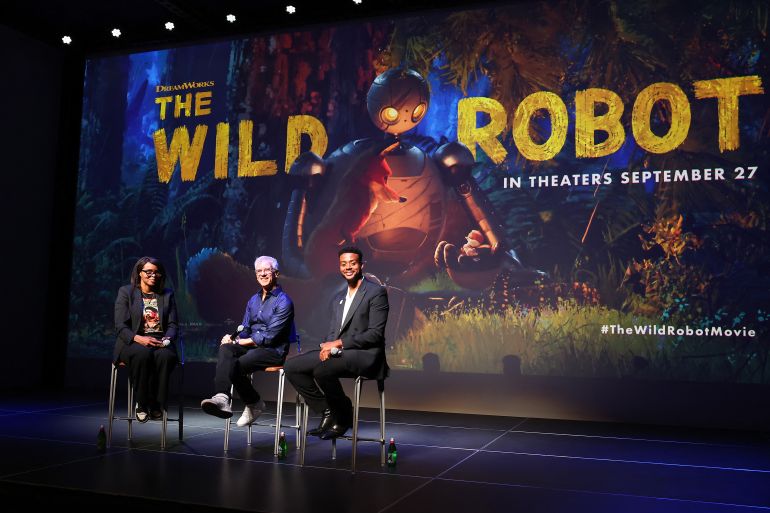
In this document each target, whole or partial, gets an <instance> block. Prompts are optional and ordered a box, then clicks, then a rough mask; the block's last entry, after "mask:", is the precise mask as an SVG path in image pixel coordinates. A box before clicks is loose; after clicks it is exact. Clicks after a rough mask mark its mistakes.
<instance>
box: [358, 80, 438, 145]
mask: <svg viewBox="0 0 770 513" xmlns="http://www.w3.org/2000/svg"><path fill="white" fill-rule="evenodd" d="M429 102H430V92H429V91H428V83H427V81H426V80H425V79H424V78H422V76H420V74H419V73H417V72H416V71H413V70H410V69H389V70H388V71H386V72H385V73H382V74H381V75H379V76H377V78H375V79H374V82H373V83H372V87H370V88H369V94H367V95H366V107H367V109H368V110H369V117H371V118H372V122H373V123H374V124H375V125H376V126H377V128H379V129H380V130H382V131H383V132H387V133H389V134H394V135H398V134H402V133H404V132H406V131H407V130H411V129H412V128H414V127H415V126H417V124H418V123H419V122H420V121H422V118H424V117H425V113H426V112H428V103H429Z"/></svg>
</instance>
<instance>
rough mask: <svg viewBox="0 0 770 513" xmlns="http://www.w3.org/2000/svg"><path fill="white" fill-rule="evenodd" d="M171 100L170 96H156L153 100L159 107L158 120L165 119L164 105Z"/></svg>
mask: <svg viewBox="0 0 770 513" xmlns="http://www.w3.org/2000/svg"><path fill="white" fill-rule="evenodd" d="M172 99H173V98H172V97H171V96H158V97H157V98H155V103H156V104H158V105H160V119H161V120H163V119H166V104H167V103H168V102H170V101H171V100H172Z"/></svg>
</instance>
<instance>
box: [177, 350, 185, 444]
mask: <svg viewBox="0 0 770 513" xmlns="http://www.w3.org/2000/svg"><path fill="white" fill-rule="evenodd" d="M177 366H178V367H179V416H178V417H177V418H178V419H179V420H178V421H177V423H178V424H179V441H180V442H181V441H182V440H183V439H184V363H182V364H181V365H179V364H177Z"/></svg>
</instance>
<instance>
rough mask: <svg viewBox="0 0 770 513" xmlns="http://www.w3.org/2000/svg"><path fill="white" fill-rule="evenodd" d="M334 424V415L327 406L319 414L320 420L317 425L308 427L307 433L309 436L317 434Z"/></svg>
mask: <svg viewBox="0 0 770 513" xmlns="http://www.w3.org/2000/svg"><path fill="white" fill-rule="evenodd" d="M334 424H336V421H335V418H334V415H332V411H331V410H330V409H329V408H326V409H325V410H324V412H323V414H322V416H321V422H320V423H319V424H318V427H315V428H313V429H308V431H307V434H308V435H310V436H318V435H320V434H321V433H323V432H324V431H326V430H327V429H330V428H331V427H332V426H333V425H334Z"/></svg>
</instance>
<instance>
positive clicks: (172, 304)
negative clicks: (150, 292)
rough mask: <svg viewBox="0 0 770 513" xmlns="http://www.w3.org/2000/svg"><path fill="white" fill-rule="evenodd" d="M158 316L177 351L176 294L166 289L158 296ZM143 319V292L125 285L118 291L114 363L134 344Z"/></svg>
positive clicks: (164, 332) (164, 333) (165, 334)
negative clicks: (126, 348)
mask: <svg viewBox="0 0 770 513" xmlns="http://www.w3.org/2000/svg"><path fill="white" fill-rule="evenodd" d="M158 316H159V317H160V322H161V328H162V329H163V336H164V337H169V338H170V339H171V346H169V347H171V348H173V349H174V350H175V351H176V339H177V327H178V326H177V313H176V300H175V299H174V292H173V291H172V290H171V289H164V290H163V292H162V293H161V294H158ZM142 319H144V303H142V292H141V290H139V288H138V287H134V286H133V285H124V286H123V287H120V289H118V297H117V299H115V332H116V334H117V340H116V341H115V350H114V351H113V354H112V361H113V362H116V363H117V362H118V358H119V357H120V351H121V350H122V349H123V347H125V346H127V345H129V344H133V343H134V335H136V333H137V331H139V326H140V325H141V322H142Z"/></svg>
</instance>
